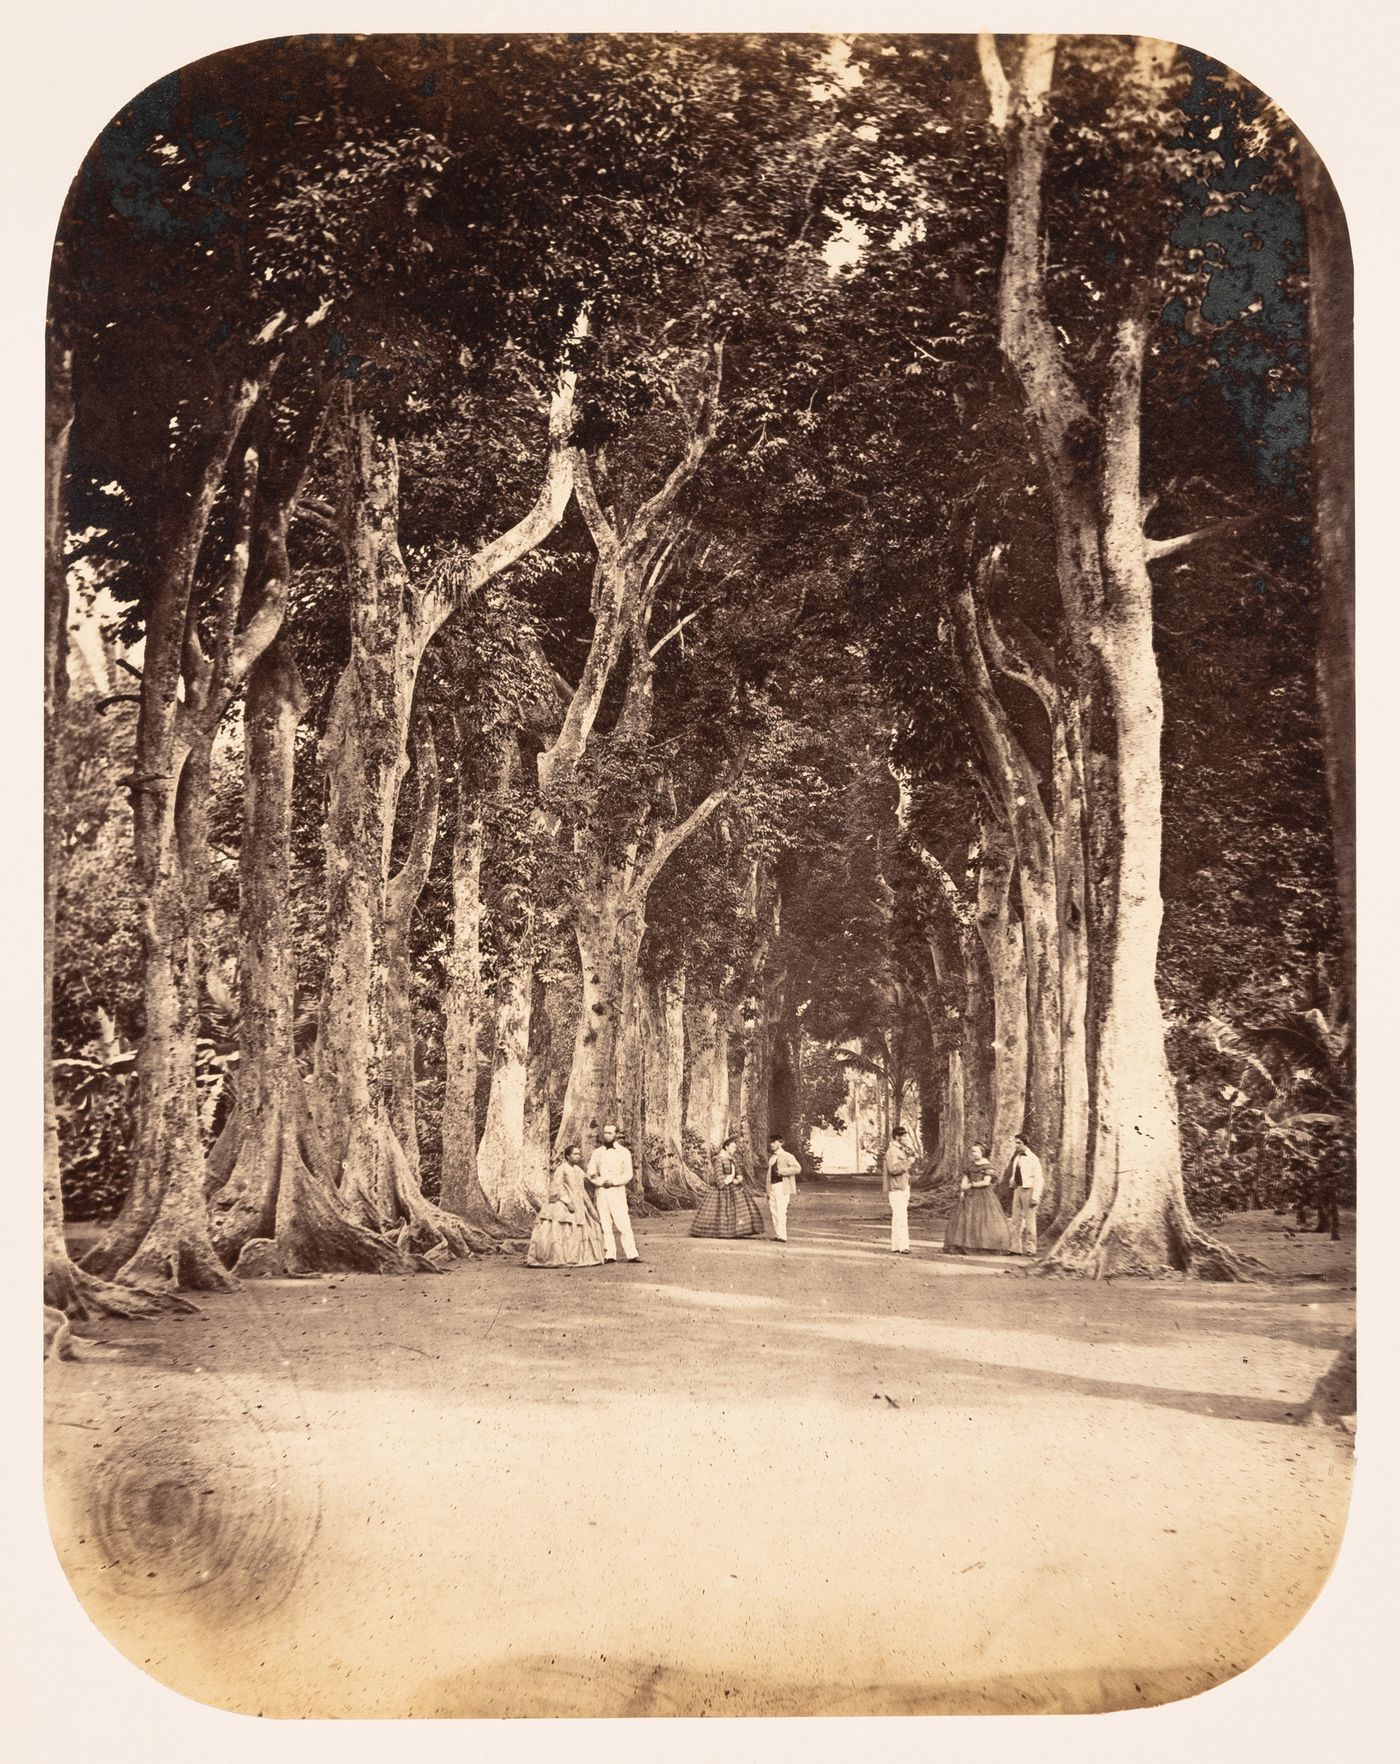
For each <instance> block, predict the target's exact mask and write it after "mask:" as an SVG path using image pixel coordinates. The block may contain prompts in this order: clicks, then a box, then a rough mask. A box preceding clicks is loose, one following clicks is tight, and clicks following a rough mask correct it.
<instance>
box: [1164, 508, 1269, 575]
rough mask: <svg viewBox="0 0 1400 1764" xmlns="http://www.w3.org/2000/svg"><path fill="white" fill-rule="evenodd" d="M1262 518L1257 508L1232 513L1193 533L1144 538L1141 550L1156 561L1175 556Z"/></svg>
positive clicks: (1226, 536) (1226, 535)
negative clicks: (1165, 537)
mask: <svg viewBox="0 0 1400 1764" xmlns="http://www.w3.org/2000/svg"><path fill="white" fill-rule="evenodd" d="M1262 519H1263V516H1262V515H1261V514H1260V513H1259V512H1258V511H1257V510H1256V512H1255V513H1253V514H1247V515H1234V516H1231V517H1230V518H1229V519H1228V520H1223V521H1213V522H1212V523H1211V525H1210V526H1208V527H1200V528H1198V529H1197V531H1196V532H1194V533H1177V534H1175V535H1174V536H1173V537H1172V538H1170V539H1144V540H1143V550H1144V552H1145V553H1146V556H1147V561H1148V562H1149V563H1156V562H1157V561H1158V559H1159V558H1163V557H1175V556H1176V555H1177V553H1178V552H1181V551H1187V550H1189V549H1190V548H1191V547H1192V546H1195V545H1204V544H1206V543H1208V542H1209V541H1210V540H1212V539H1227V538H1229V536H1230V535H1231V534H1232V533H1238V532H1240V531H1241V530H1242V529H1243V528H1245V527H1250V526H1253V525H1254V523H1255V522H1256V521H1259V520H1262Z"/></svg>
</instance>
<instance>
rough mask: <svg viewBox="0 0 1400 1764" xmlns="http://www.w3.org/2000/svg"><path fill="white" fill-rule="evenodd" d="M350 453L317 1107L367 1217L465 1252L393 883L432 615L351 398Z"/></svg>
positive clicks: (332, 734)
mask: <svg viewBox="0 0 1400 1764" xmlns="http://www.w3.org/2000/svg"><path fill="white" fill-rule="evenodd" d="M345 455H346V484H345V505H346V507H345V516H344V523H343V530H344V538H345V552H346V573H347V578H348V582H349V590H350V609H351V619H350V659H349V661H348V662H347V663H346V666H345V669H344V671H343V673H342V674H341V677H340V679H339V681H338V682H337V685H336V689H335V695H334V698H333V700H332V703H331V712H330V716H329V719H328V722H327V727H326V733H325V736H324V739H323V744H322V746H323V752H324V754H325V770H326V776H327V781H328V794H327V807H326V818H325V827H324V848H325V891H326V916H327V925H328V927H329V930H330V947H329V950H328V954H327V961H326V973H325V980H324V984H323V987H322V994H321V1016H320V1024H319V1029H318V1034H317V1042H316V1061H315V1069H314V1074H313V1084H312V1089H311V1104H312V1112H313V1115H314V1118H315V1120H316V1125H317V1128H318V1130H319V1133H320V1136H321V1139H322V1142H323V1143H324V1144H325V1146H326V1148H327V1151H328V1153H329V1155H330V1158H331V1160H332V1165H333V1167H338V1168H339V1171H340V1197H341V1200H342V1202H343V1203H344V1205H345V1208H346V1210H347V1212H348V1213H349V1215H350V1217H351V1218H352V1219H353V1220H354V1221H355V1222H356V1223H357V1224H359V1225H361V1226H363V1227H364V1228H365V1229H367V1230H370V1231H379V1232H390V1231H393V1232H397V1234H398V1237H399V1239H400V1240H401V1242H402V1243H405V1244H410V1245H412V1247H413V1248H415V1249H419V1250H425V1249H429V1248H430V1249H432V1250H434V1251H439V1250H445V1251H446V1252H447V1253H449V1254H452V1255H468V1254H470V1253H471V1245H470V1239H469V1234H468V1232H467V1231H466V1228H465V1227H464V1225H463V1223H462V1221H461V1220H460V1219H458V1218H457V1217H456V1216H455V1215H454V1214H452V1213H448V1212H446V1211H444V1209H442V1208H441V1207H436V1206H434V1205H433V1204H432V1202H430V1201H429V1200H427V1199H426V1197H425V1196H424V1195H423V1192H422V1190H421V1188H420V1187H419V1184H418V1177H417V1171H416V1164H417V1147H416V1145H413V1146H411V1147H410V1148H408V1149H407V1150H406V1149H405V1145H404V1142H403V1140H402V1139H401V1138H400V1136H399V1134H400V1129H402V1130H404V1131H406V1130H407V1116H406V1113H405V1110H404V1106H403V1105H404V1084H403V1059H404V1057H405V1049H404V1047H403V1044H402V1032H403V1021H402V1018H403V1001H402V998H401V996H400V993H399V988H398V987H397V986H396V984H395V980H394V976H393V960H394V942H395V935H396V933H395V929H394V921H395V914H396V911H397V906H398V904H401V903H396V902H395V900H394V897H393V895H392V891H391V883H390V878H389V862H390V849H391V846H392V842H393V832H394V821H395V817H396V813H397V809H398V799H399V789H400V785H401V783H402V781H403V777H404V774H405V771H406V770H407V764H408V758H407V738H408V726H409V717H410V714H411V710H412V703H413V689H414V684H415V681H416V679H417V672H418V666H419V662H420V660H421V656H422V650H423V646H424V643H425V642H426V635H425V632H426V629H427V626H426V625H425V623H424V618H423V616H422V615H421V613H420V615H419V616H415V612H414V610H413V609H421V607H422V605H423V602H422V601H421V599H416V598H414V597H413V596H412V595H411V591H410V584H409V582H408V577H407V571H406V569H405V567H404V562H403V558H402V556H401V554H400V551H399V544H398V457H397V452H396V450H395V448H394V445H393V443H392V442H388V441H385V440H383V439H382V438H381V437H380V435H379V434H378V432H377V430H376V428H375V426H374V423H373V422H372V420H371V419H370V418H369V417H367V416H366V415H365V414H364V413H362V412H355V411H353V410H351V411H350V412H349V417H348V421H347V424H346V449H345ZM429 623H431V621H429ZM415 898H416V896H415ZM396 1115H397V1117H398V1126H397V1127H396V1124H395V1116H396Z"/></svg>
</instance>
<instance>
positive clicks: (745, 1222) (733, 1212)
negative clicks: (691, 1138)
mask: <svg viewBox="0 0 1400 1764" xmlns="http://www.w3.org/2000/svg"><path fill="white" fill-rule="evenodd" d="M690 1235H691V1236H692V1237H762V1236H763V1235H764V1229H763V1214H762V1213H761V1212H760V1211H759V1209H758V1202H757V1201H756V1200H755V1199H754V1197H753V1196H752V1195H751V1194H750V1193H749V1190H748V1185H747V1184H746V1183H745V1181H744V1179H743V1177H742V1176H741V1175H740V1174H739V1167H738V1165H737V1164H736V1163H735V1162H734V1159H733V1158H731V1157H730V1156H729V1154H728V1152H721V1153H720V1154H719V1158H718V1160H717V1163H716V1169H715V1174H714V1176H713V1178H712V1179H711V1184H710V1192H709V1193H708V1194H707V1195H706V1196H705V1198H704V1200H702V1201H701V1203H700V1206H699V1208H698V1210H697V1212H696V1214H695V1220H694V1223H693V1224H692V1225H691V1227H690Z"/></svg>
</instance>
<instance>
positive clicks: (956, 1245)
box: [943, 1161, 1011, 1256]
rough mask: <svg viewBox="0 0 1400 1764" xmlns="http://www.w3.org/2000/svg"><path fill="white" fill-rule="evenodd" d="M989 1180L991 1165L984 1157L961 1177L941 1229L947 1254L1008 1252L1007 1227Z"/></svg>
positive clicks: (1009, 1250)
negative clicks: (960, 1189)
mask: <svg viewBox="0 0 1400 1764" xmlns="http://www.w3.org/2000/svg"><path fill="white" fill-rule="evenodd" d="M992 1180H993V1173H992V1166H991V1164H990V1163H988V1162H986V1161H984V1162H983V1163H981V1164H974V1165H973V1166H972V1168H971V1169H970V1170H969V1171H968V1173H967V1175H966V1176H964V1177H963V1179H962V1192H961V1193H960V1194H959V1196H958V1202H957V1205H956V1206H955V1207H954V1208H953V1210H952V1212H951V1213H950V1214H949V1215H948V1225H947V1229H946V1230H945V1231H944V1233H943V1247H944V1249H945V1250H946V1251H947V1252H948V1253H949V1255H954V1256H963V1255H966V1254H967V1253H968V1251H969V1250H971V1251H975V1252H978V1253H980V1254H983V1255H1001V1256H1005V1255H1009V1254H1010V1253H1011V1227H1010V1225H1008V1224H1007V1220H1006V1214H1005V1212H1004V1211H1003V1210H1002V1204H1001V1202H1000V1200H998V1198H997V1194H996V1190H995V1189H994V1188H993V1187H992Z"/></svg>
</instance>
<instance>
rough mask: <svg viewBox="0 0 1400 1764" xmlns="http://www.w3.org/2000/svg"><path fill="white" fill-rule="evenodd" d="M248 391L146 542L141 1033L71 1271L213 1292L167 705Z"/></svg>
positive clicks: (139, 863) (216, 1277)
mask: <svg viewBox="0 0 1400 1764" xmlns="http://www.w3.org/2000/svg"><path fill="white" fill-rule="evenodd" d="M259 393H260V388H259V387H258V386H257V385H256V384H254V383H252V382H244V383H243V384H242V385H241V386H240V387H239V389H238V391H237V393H236V394H235V395H234V397H233V398H232V400H231V401H230V404H229V407H228V409H227V410H226V411H225V412H224V413H223V420H222V425H221V427H220V428H219V430H218V431H217V432H216V433H215V435H214V437H213V439H212V440H211V442H210V444H209V448H208V451H207V453H206V456H205V461H204V466H203V469H202V471H201V473H200V477H199V481H198V484H197V485H196V487H195V489H194V491H193V494H192V495H191V496H190V497H189V498H188V500H187V503H186V504H185V505H184V506H183V507H182V510H181V519H180V524H179V526H178V529H177V530H176V532H175V533H173V534H171V535H169V537H168V541H167V543H166V544H164V545H163V546H162V547H161V548H160V550H161V553H162V556H163V562H162V567H161V570H160V573H159V575H158V577H157V579H156V581H155V583H154V585H153V588H152V592H151V595H150V598H149V601H148V604H147V609H146V647H145V659H144V663H143V666H142V674H141V703H140V710H139V712H138V716H137V726H136V756H135V767H134V773H135V775H134V777H133V779H132V785H131V789H132V796H133V832H134V847H135V857H136V870H137V878H138V885H139V887H140V889H141V892H142V896H143V900H142V912H141V948H142V957H143V991H144V1004H145V1031H144V1034H143V1036H142V1042H141V1049H140V1052H139V1055H138V1058H137V1118H138V1125H137V1135H136V1163H137V1168H138V1169H139V1170H140V1171H141V1173H142V1174H141V1179H140V1181H138V1182H135V1183H133V1185H132V1190H131V1193H130V1194H129V1195H128V1197H127V1202H126V1204H125V1206H124V1207H123V1208H122V1211H121V1213H119V1214H118V1216H117V1218H116V1219H115V1220H114V1221H113V1224H112V1226H111V1228H110V1229H109V1231H108V1232H107V1234H106V1235H105V1236H104V1238H103V1239H102V1241H101V1242H100V1243H98V1244H97V1245H95V1246H94V1248H93V1249H92V1250H91V1252H90V1253H89V1254H88V1256H87V1257H86V1258H85V1259H84V1266H85V1267H87V1268H88V1269H90V1270H91V1271H93V1272H94V1273H98V1274H102V1275H112V1274H116V1275H118V1277H119V1278H120V1279H121V1280H122V1281H123V1282H124V1283H128V1284H136V1285H149V1286H154V1287H156V1288H157V1289H166V1290H168V1289H170V1288H171V1287H181V1286H187V1287H194V1288H200V1289H208V1290H224V1289H227V1288H229V1287H231V1286H232V1285H233V1284H234V1282H233V1279H232V1277H231V1276H230V1275H229V1273H228V1271H227V1270H226V1269H225V1267H224V1265H223V1263H222V1262H221V1261H220V1260H219V1257H218V1255H217V1254H216V1252H215V1250H214V1246H213V1244H212V1242H211V1241H210V1237H209V1228H208V1217H207V1213H206V1210H205V1202H204V1190H205V1170H204V1148H203V1144H202V1141H201V1137H200V1128H199V1112H198V1102H197V1097H196V1090H195V1043H196V1038H197V1035H198V1029H199V985H200V980H201V972H200V963H199V960H198V951H197V948H196V935H197V929H198V928H197V926H196V925H195V924H194V923H193V914H192V902H191V899H190V896H189V894H188V892H187V887H186V881H187V879H186V877H185V875H184V873H183V865H182V861H181V851H180V841H179V839H178V838H177V835H176V819H177V802H178V797H179V792H180V787H181V779H182V775H183V773H184V770H185V765H186V761H187V759H188V749H187V747H186V746H185V745H184V743H183V741H182V729H183V719H182V715H181V704H182V695H183V689H184V686H185V684H186V682H185V680H184V674H183V669H184V662H185V657H186V647H187V644H188V641H189V635H188V633H189V608H190V599H191V595H192V592H193V588H194V580H195V572H196V568H197V566H198V562H199V556H200V552H201V550H202V549H203V545H204V538H205V534H206V532H207V529H208V525H209V518H210V515H211V513H212V510H213V507H214V503H215V500H216V498H217V496H218V492H219V488H220V486H221V484H222V482H223V480H224V474H225V471H226V468H227V466H228V462H229V458H230V455H231V454H232V452H233V448H234V444H235V442H236V441H237V439H238V436H239V433H240V431H241V429H242V428H243V425H244V422H245V421H246V419H247V417H248V415H249V413H250V411H251V410H252V408H253V406H254V404H255V403H256V401H257V398H258V396H259Z"/></svg>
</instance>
